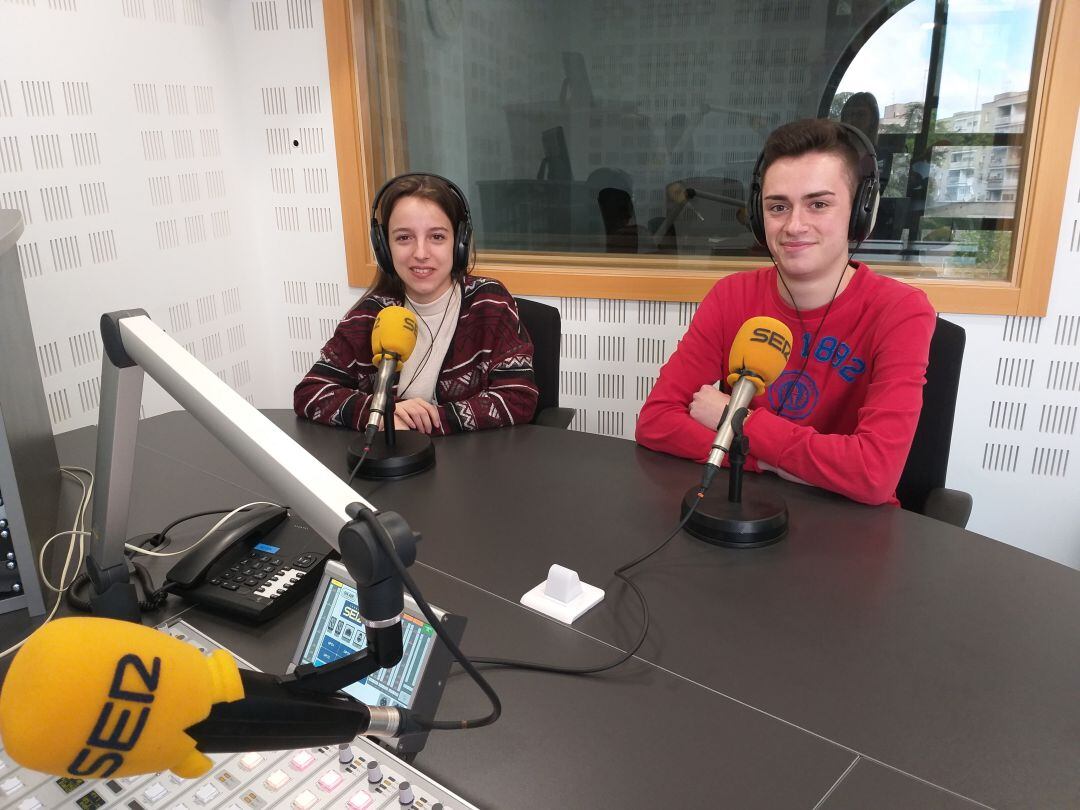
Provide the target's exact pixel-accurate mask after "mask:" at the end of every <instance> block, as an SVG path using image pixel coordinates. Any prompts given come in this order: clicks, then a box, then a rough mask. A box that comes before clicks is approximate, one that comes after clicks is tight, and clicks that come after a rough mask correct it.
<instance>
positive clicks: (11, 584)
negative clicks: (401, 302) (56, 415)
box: [0, 210, 60, 616]
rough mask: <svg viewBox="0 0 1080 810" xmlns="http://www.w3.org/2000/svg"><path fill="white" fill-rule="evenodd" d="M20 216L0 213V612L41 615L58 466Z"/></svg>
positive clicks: (56, 501) (57, 494)
mask: <svg viewBox="0 0 1080 810" xmlns="http://www.w3.org/2000/svg"><path fill="white" fill-rule="evenodd" d="M22 231H23V225H22V214H20V213H19V212H18V211H5V210H0V347H2V348H0V613H7V612H8V611H12V610H19V609H21V608H27V609H28V610H29V612H30V615H31V616H39V615H41V614H43V613H44V612H45V600H44V598H43V594H42V584H41V580H40V579H39V576H38V566H37V561H38V554H39V552H40V551H41V546H42V545H43V544H44V543H45V541H46V540H47V539H48V538H49V537H50V536H51V535H52V534H53V533H54V532H55V531H56V524H57V511H58V508H59V501H60V463H59V460H58V459H57V456H56V441H55V439H54V438H53V432H52V425H51V424H50V423H49V410H48V407H47V406H46V404H45V390H44V388H43V387H42V384H41V374H40V372H39V371H38V363H37V358H36V356H35V350H34V333H33V331H32V330H31V328H30V311H29V309H28V308H27V305H26V290H25V289H24V287H23V278H22V272H21V271H20V269H19V255H18V251H17V250H16V249H15V243H16V241H17V240H18V238H19V236H20V235H21V234H22Z"/></svg>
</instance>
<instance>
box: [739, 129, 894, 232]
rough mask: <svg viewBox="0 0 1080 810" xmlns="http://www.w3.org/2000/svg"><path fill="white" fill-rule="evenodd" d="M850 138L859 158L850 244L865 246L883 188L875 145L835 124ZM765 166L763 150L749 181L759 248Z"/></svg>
mask: <svg viewBox="0 0 1080 810" xmlns="http://www.w3.org/2000/svg"><path fill="white" fill-rule="evenodd" d="M834 123H835V124H836V125H837V127H839V128H840V129H841V130H842V131H843V132H844V133H845V135H846V136H847V141H848V144H849V145H850V146H851V148H852V149H854V150H855V154H856V155H858V158H859V184H858V185H857V186H856V187H855V197H854V199H853V200H852V203H851V222H850V223H849V224H848V241H849V242H862V241H863V240H864V239H866V237H868V236H869V235H870V232H871V231H872V230H874V221H875V220H876V219H877V211H878V201H879V200H880V199H881V188H880V182H879V179H878V165H877V152H876V151H875V149H874V144H872V143H871V142H870V139H869V138H867V137H866V134H865V133H863V131H862V130H860V129H857V128H856V127H853V126H851V124H845V123H843V122H834ZM764 162H765V151H764V150H762V152H761V154H760V155H759V156H758V159H757V163H755V164H754V174H753V177H752V178H751V180H750V200H749V203H748V205H747V212H746V213H747V219H748V220H749V224H750V231H751V232H752V233H753V234H754V238H755V239H756V240H757V242H758V244H759V245H765V211H764V209H763V207H762V201H761V187H762V184H763V181H764V178H763V177H762V170H761V168H762V164H763V163H764Z"/></svg>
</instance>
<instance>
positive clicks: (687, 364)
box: [637, 119, 935, 504]
mask: <svg viewBox="0 0 1080 810" xmlns="http://www.w3.org/2000/svg"><path fill="white" fill-rule="evenodd" d="M755 192H756V193H755ZM877 194H878V189H877V167H876V163H875V161H874V155H873V149H872V147H871V146H870V145H869V143H868V142H866V141H863V140H860V139H859V138H858V137H857V133H855V132H853V131H852V130H851V129H850V128H848V127H846V126H845V125H841V124H837V123H836V122H833V121H828V120H822V119H811V120H806V121H796V122H794V123H791V124H786V125H784V126H782V127H780V128H778V129H777V130H775V131H774V132H773V133H772V134H770V135H769V138H768V140H767V141H766V142H765V147H764V150H763V152H762V156H761V159H760V161H759V166H758V168H757V169H756V170H755V188H753V189H752V192H751V200H750V205H751V208H752V210H751V212H750V216H751V223H752V225H754V226H755V232H756V235H758V238H759V239H761V238H762V236H763V237H764V242H765V244H766V245H767V247H768V249H769V252H770V254H771V255H772V257H773V261H774V266H770V267H766V268H763V269H761V270H756V271H753V272H743V273H735V274H733V275H731V276H728V277H727V278H724V279H722V280H721V281H719V282H717V284H716V285H715V286H714V287H713V289H712V290H711V291H710V292H709V294H708V295H707V296H706V298H705V300H704V301H702V303H701V306H700V307H699V308H698V311H697V314H696V315H695V316H694V319H693V321H692V322H691V324H690V328H689V330H688V331H687V333H686V335H685V336H684V337H683V339H682V340H681V341H680V342H679V346H678V348H677V349H676V350H675V353H674V354H673V355H672V356H671V358H670V359H669V360H668V362H667V363H666V364H665V365H664V367H663V368H662V369H661V370H660V378H659V380H658V381H657V383H656V385H655V386H654V388H653V390H652V393H651V394H650V395H649V398H648V400H647V401H646V402H645V405H644V407H643V408H642V409H641V415H640V417H639V418H638V425H637V440H638V442H639V443H640V444H642V445H644V446H646V447H649V448H652V449H654V450H661V451H663V452H666V453H672V454H674V455H677V456H683V457H686V458H692V459H695V460H698V461H704V460H705V459H706V457H707V456H708V454H709V450H710V448H711V446H712V441H713V437H714V436H715V434H716V429H717V424H718V422H719V420H720V417H721V414H722V413H723V410H724V406H725V405H726V404H727V401H728V399H729V396H728V394H726V393H724V392H722V391H720V390H718V389H717V388H716V387H714V386H715V383H716V382H717V381H718V380H723V379H725V378H726V377H727V375H728V368H727V362H728V351H729V349H730V347H731V342H732V340H733V338H734V337H735V333H736V332H737V331H738V329H739V327H740V326H741V325H742V324H743V322H744V321H746V320H747V319H748V318H752V317H754V316H756V315H767V316H771V317H773V318H777V319H778V320H780V321H783V322H784V323H786V324H787V325H788V326H789V327H790V329H791V332H792V335H793V337H794V339H793V344H794V345H793V348H792V351H791V358H790V360H789V361H788V365H787V368H786V370H785V371H784V373H783V374H782V375H781V376H780V377H779V378H778V379H777V380H776V381H775V382H774V383H773V384H772V385H771V386H770V387H769V389H768V390H767V391H766V392H765V393H764V394H763V395H761V396H759V397H756V398H755V399H754V401H753V402H752V403H751V406H750V408H751V410H750V415H749V417H748V418H747V419H746V422H745V423H744V432H745V435H746V436H747V437H748V438H749V440H750V455H749V458H748V459H747V464H746V469H748V470H755V471H761V470H771V471H773V472H775V473H777V474H778V475H780V476H781V477H783V478H787V479H789V480H793V481H798V482H800V483H805V484H812V485H814V486H818V487H823V488H825V489H829V490H832V491H834V492H838V493H840V494H842V495H846V496H847V497H849V498H851V499H853V500H856V501H860V502H863V503H870V504H880V503H892V504H896V503H898V502H897V500H896V484H897V481H899V479H900V473H901V472H902V471H903V468H904V462H905V461H906V460H907V455H908V451H909V450H910V448H911V439H912V436H913V435H914V433H915V427H916V425H917V424H918V421H919V412H920V410H921V408H922V386H923V384H924V383H925V381H926V377H925V374H926V362H927V354H928V352H929V347H930V338H931V336H932V335H933V332H934V325H935V314H934V310H933V308H932V307H931V306H930V302H929V301H928V300H927V298H926V295H925V294H924V293H923V292H921V291H920V290H917V289H915V288H913V287H909V286H907V285H905V284H903V283H901V282H899V281H895V280H893V279H890V278H886V277H885V276H880V275H878V274H877V273H875V272H873V271H872V270H870V268H868V267H867V266H866V265H865V264H862V263H859V262H852V261H851V260H850V255H851V252H852V251H853V250H854V249H855V247H857V243H859V242H861V241H862V240H863V239H865V238H866V235H867V234H869V232H870V230H871V228H872V227H873V215H874V211H875V210H876V205H877ZM856 203H857V204H856ZM853 207H854V213H853ZM852 243H856V244H855V245H854V247H853V246H852Z"/></svg>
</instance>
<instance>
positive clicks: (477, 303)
mask: <svg viewBox="0 0 1080 810" xmlns="http://www.w3.org/2000/svg"><path fill="white" fill-rule="evenodd" d="M371 241H372V247H373V249H374V251H375V258H376V261H377V262H378V264H379V273H378V279H377V280H376V282H375V284H374V285H373V286H372V287H371V289H369V290H368V292H367V293H366V294H365V295H364V296H363V298H361V299H360V300H359V301H358V302H357V304H356V305H355V306H354V307H353V308H352V309H351V310H350V311H349V313H348V314H347V315H346V316H345V318H344V319H343V320H342V321H341V323H340V324H338V327H337V329H336V330H335V332H334V335H333V337H331V338H330V340H329V341H328V342H327V344H326V345H325V346H324V347H323V350H322V353H321V355H320V357H319V361H318V362H317V363H316V364H315V365H314V366H312V368H311V370H310V371H309V372H308V373H307V375H306V376H305V377H304V379H302V380H301V381H300V384H299V385H297V386H296V390H295V391H294V392H293V407H294V409H295V410H296V413H297V414H299V415H300V416H303V417H306V418H308V419H312V420H314V421H316V422H323V423H325V424H329V425H341V426H345V427H350V428H353V429H354V430H362V429H363V427H364V425H365V424H366V422H367V417H368V409H369V406H370V404H371V397H372V394H373V385H374V381H375V373H376V371H377V369H376V367H375V366H374V365H373V364H372V362H371V361H372V352H371V329H372V326H373V324H374V322H375V316H376V315H378V314H379V311H380V310H381V309H383V307H387V306H403V307H406V308H407V309H409V310H411V311H412V312H414V313H415V314H416V318H417V324H418V326H419V330H418V335H417V341H416V348H415V349H414V350H413V352H412V354H411V355H410V356H409V359H408V360H407V361H406V362H405V364H404V366H403V367H402V370H401V373H400V375H399V378H398V384H397V388H396V400H395V402H396V404H395V415H394V419H395V422H396V424H397V426H398V427H401V428H411V429H413V430H419V431H421V432H423V433H430V434H437V435H438V434H446V433H458V432H461V431H466V430H483V429H485V428H494V427H502V426H504V425H515V424H522V423H525V422H528V421H529V420H531V419H532V416H533V411H534V410H535V408H536V398H537V389H536V384H535V382H534V381H533V364H532V359H533V346H532V342H531V340H530V339H529V335H528V333H527V332H526V331H525V328H524V326H522V324H521V321H520V320H519V318H518V311H517V306H516V304H515V303H514V299H513V297H512V296H511V295H510V293H508V292H507V291H506V288H505V287H503V285H502V284H500V283H499V282H498V281H496V280H494V279H490V278H483V277H480V276H473V275H470V273H469V269H470V263H471V261H472V221H471V218H470V216H469V207H468V202H467V201H466V199H465V195H464V194H463V193H462V192H461V190H460V189H459V188H458V187H457V186H456V185H454V184H453V183H451V182H450V181H449V180H446V179H445V178H442V177H439V176H437V175H432V174H404V175H400V176H398V177H395V178H394V179H392V180H390V181H389V182H388V183H387V184H386V185H384V186H383V187H382V188H381V189H380V190H379V192H378V193H377V194H376V195H375V201H374V203H373V205H372V212H371Z"/></svg>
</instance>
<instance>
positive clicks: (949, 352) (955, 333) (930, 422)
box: [896, 318, 972, 528]
mask: <svg viewBox="0 0 1080 810" xmlns="http://www.w3.org/2000/svg"><path fill="white" fill-rule="evenodd" d="M966 339H967V336H966V335H965V333H964V329H963V327H960V326H957V325H956V324H954V323H950V322H949V321H945V320H942V319H941V318H938V320H937V326H936V327H935V329H934V337H933V338H932V339H931V340H930V360H929V363H928V364H927V367H926V386H925V387H924V388H923V407H922V413H921V414H920V415H919V425H918V427H916V428H915V439H914V441H913V442H912V444H911V452H910V453H908V459H907V463H906V464H905V465H904V471H903V473H901V474H900V483H899V484H897V486H896V497H897V498H898V499H899V500H900V505H901V506H902V507H904V508H905V509H908V510H910V511H912V512H918V513H919V514H922V515H926V516H927V517H932V518H936V519H937V520H943V521H945V522H946V523H951V524H952V525H954V526H959V527H960V528H964V527H965V526H967V522H968V518H969V517H971V503H972V502H971V495H970V494H968V493H967V492H961V491H960V490H956V489H946V488H945V473H946V472H947V471H948V468H949V446H950V443H951V441H952V429H953V416H954V415H955V413H956V391H957V389H958V388H959V387H960V367H961V365H962V364H963V360H964V344H965V342H966Z"/></svg>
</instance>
